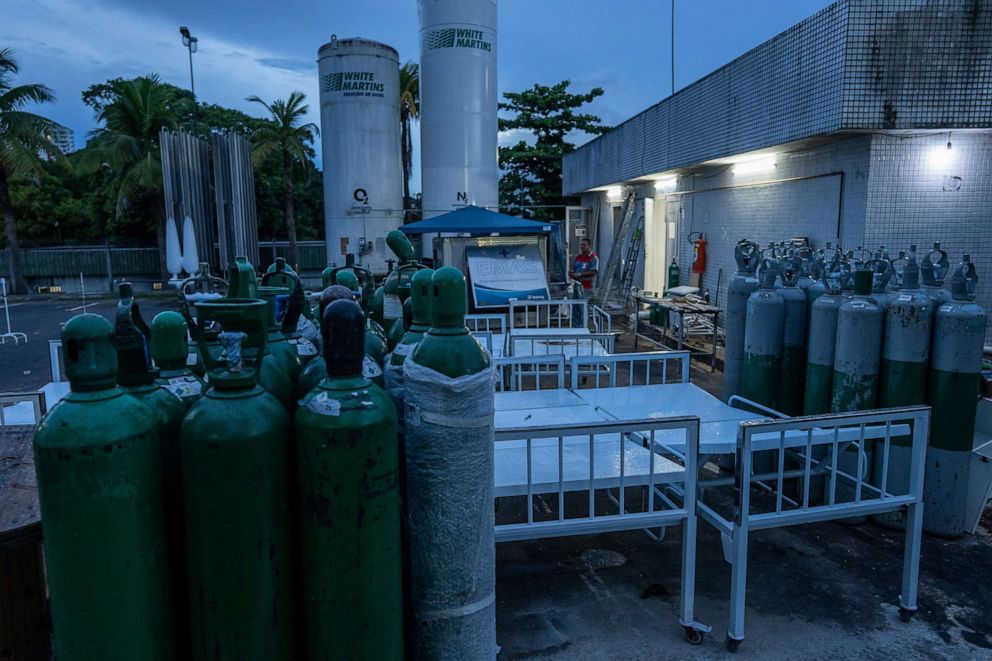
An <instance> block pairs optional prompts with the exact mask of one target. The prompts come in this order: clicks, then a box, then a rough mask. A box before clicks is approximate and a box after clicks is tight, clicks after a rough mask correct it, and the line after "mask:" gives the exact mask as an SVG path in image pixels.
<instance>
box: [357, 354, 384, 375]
mask: <svg viewBox="0 0 992 661" xmlns="http://www.w3.org/2000/svg"><path fill="white" fill-rule="evenodd" d="M362 376H364V377H365V378H366V379H374V378H375V377H377V376H382V368H381V367H379V363H377V362H375V361H374V360H372V359H371V358H369V357H368V356H365V359H364V360H363V361H362Z"/></svg>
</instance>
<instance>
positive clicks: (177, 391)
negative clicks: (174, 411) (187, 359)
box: [162, 376, 203, 399]
mask: <svg viewBox="0 0 992 661" xmlns="http://www.w3.org/2000/svg"><path fill="white" fill-rule="evenodd" d="M162 387H163V388H165V389H166V390H168V391H169V392H171V393H172V394H173V395H175V396H176V397H178V398H179V399H186V398H187V397H198V396H199V395H200V391H201V390H203V385H202V384H201V383H200V381H199V380H198V379H197V378H196V377H195V376H174V377H172V378H171V379H169V381H168V383H163V384H162Z"/></svg>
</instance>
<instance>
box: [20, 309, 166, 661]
mask: <svg viewBox="0 0 992 661" xmlns="http://www.w3.org/2000/svg"><path fill="white" fill-rule="evenodd" d="M112 337H113V328H112V327H111V325H110V323H109V322H108V321H107V320H106V319H104V318H103V317H101V316H99V315H95V314H81V315H77V316H75V317H73V318H72V319H70V320H69V322H68V323H66V325H65V327H64V328H63V329H62V346H63V349H64V351H65V371H66V376H67V377H68V379H69V386H70V388H71V390H70V392H69V395H68V396H67V397H66V398H65V399H63V400H62V401H60V402H59V403H58V404H56V405H55V406H54V407H53V408H52V410H51V411H49V412H48V414H47V415H46V416H45V417H44V418H42V420H41V422H40V424H39V425H38V431H37V433H36V434H35V437H34V459H35V471H36V474H37V479H38V498H39V502H40V506H41V520H42V529H43V531H44V535H45V567H46V573H47V579H48V590H49V593H50V596H51V616H52V628H53V630H54V636H55V649H56V650H58V658H59V660H60V661H76V660H77V659H78V660H83V661H90V660H91V659H153V660H154V659H160V660H162V661H167V660H171V659H175V658H179V657H180V654H179V653H178V650H177V645H176V643H175V639H176V638H177V629H176V627H175V626H174V622H175V613H174V601H173V599H174V597H173V593H172V589H171V586H172V583H173V576H172V573H171V571H170V566H169V561H168V556H167V551H166V548H167V547H166V530H165V513H164V498H165V493H166V491H165V484H164V482H165V478H164V475H163V469H162V466H163V463H162V443H161V437H160V433H159V423H158V418H157V417H156V415H155V414H154V413H153V412H152V411H151V409H149V408H148V406H146V405H144V404H142V403H141V402H140V401H138V400H137V399H136V398H134V397H133V396H131V395H128V394H127V393H125V392H124V389H123V388H120V387H118V386H117V385H116V379H117V353H116V350H115V347H114V344H113V341H112ZM169 396H170V397H171V395H169Z"/></svg>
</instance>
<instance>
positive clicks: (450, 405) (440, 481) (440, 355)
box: [403, 266, 497, 659]
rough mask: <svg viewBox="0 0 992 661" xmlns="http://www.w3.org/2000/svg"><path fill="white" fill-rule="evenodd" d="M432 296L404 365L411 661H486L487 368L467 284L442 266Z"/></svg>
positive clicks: (491, 637)
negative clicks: (423, 328) (469, 320)
mask: <svg viewBox="0 0 992 661" xmlns="http://www.w3.org/2000/svg"><path fill="white" fill-rule="evenodd" d="M431 293H432V300H431V309H432V315H433V321H432V325H431V328H430V330H429V331H428V332H427V334H425V335H424V337H423V338H422V339H421V340H420V342H419V343H418V344H417V347H416V348H415V349H414V350H413V353H411V354H410V356H409V357H408V358H407V360H406V361H405V362H404V364H403V383H404V388H405V407H406V410H405V412H404V413H405V415H404V422H405V430H404V432H405V436H404V446H405V449H404V453H405V455H404V456H405V468H406V493H407V495H408V498H407V502H406V512H407V521H408V525H407V530H408V544H407V550H408V557H409V562H410V602H411V605H412V612H413V615H412V619H413V626H412V640H413V644H412V647H413V657H414V658H416V659H484V658H488V659H492V658H494V657H495V655H496V652H497V646H496V610H495V583H496V576H495V574H496V571H495V540H494V535H493V533H494V524H495V522H494V510H493V498H494V484H493V414H494V405H495V376H494V369H493V365H492V362H491V358H490V356H489V352H487V351H486V350H485V349H484V348H483V347H482V346H481V345H480V344H479V342H478V341H477V340H476V339H475V338H474V337H473V336H472V335H471V334H470V333H469V332H468V329H467V328H466V327H465V310H466V306H467V302H466V288H465V276H463V275H462V274H461V272H459V271H458V270H457V269H454V268H452V267H450V266H445V267H442V268H440V269H438V270H437V271H435V273H434V275H433V277H432V278H431ZM439 545H440V547H439ZM439 548H444V549H449V550H450V551H449V552H443V553H442V552H439V551H438V549H439Z"/></svg>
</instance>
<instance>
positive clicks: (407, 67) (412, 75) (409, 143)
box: [400, 60, 420, 215]
mask: <svg viewBox="0 0 992 661" xmlns="http://www.w3.org/2000/svg"><path fill="white" fill-rule="evenodd" d="M418 117H420V65H419V64H417V63H416V62H414V61H413V60H410V61H408V62H407V63H406V64H404V65H403V66H402V67H401V68H400V135H401V140H402V146H401V149H402V155H403V208H404V209H409V208H410V207H411V206H412V201H411V199H410V177H411V176H412V175H413V137H412V136H413V132H412V131H411V130H410V124H411V122H412V121H413V120H414V119H417V118H418ZM409 213H410V212H409V211H407V212H406V214H405V215H408V214H409Z"/></svg>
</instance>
